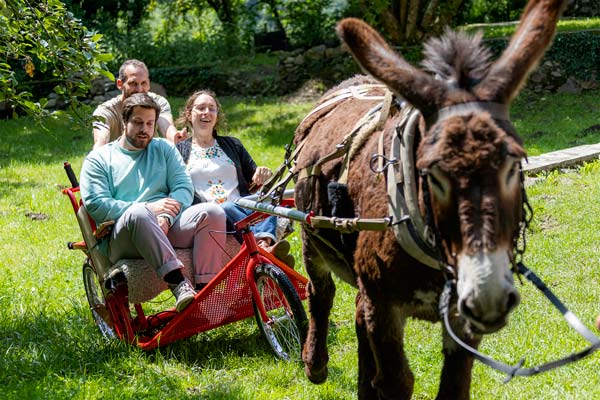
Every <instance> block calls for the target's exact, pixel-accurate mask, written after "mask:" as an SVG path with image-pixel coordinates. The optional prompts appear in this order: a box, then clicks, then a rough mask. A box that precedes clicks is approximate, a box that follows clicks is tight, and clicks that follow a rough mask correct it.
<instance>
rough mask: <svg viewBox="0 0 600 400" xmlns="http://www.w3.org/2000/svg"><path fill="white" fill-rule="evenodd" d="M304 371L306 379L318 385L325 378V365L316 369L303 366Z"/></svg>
mask: <svg viewBox="0 0 600 400" xmlns="http://www.w3.org/2000/svg"><path fill="white" fill-rule="evenodd" d="M304 373H305V374H306V377H307V378H308V380H309V381H311V382H312V383H314V384H316V385H319V384H321V383H323V382H325V381H326V380H327V366H325V367H323V368H321V369H320V370H318V371H317V370H314V369H310V368H309V367H307V366H305V367H304Z"/></svg>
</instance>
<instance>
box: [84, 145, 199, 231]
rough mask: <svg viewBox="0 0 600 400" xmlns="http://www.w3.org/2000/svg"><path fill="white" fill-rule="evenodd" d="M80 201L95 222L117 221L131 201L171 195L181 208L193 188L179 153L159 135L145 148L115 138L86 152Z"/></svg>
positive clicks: (186, 204)
mask: <svg viewBox="0 0 600 400" xmlns="http://www.w3.org/2000/svg"><path fill="white" fill-rule="evenodd" d="M79 188H80V191H81V198H82V199H83V203H84V204H85V207H86V209H87V211H88V213H89V214H90V216H91V217H92V218H93V219H94V221H96V223H98V224H99V223H102V222H104V221H110V220H114V221H116V220H117V219H118V218H119V217H120V216H121V215H123V213H124V212H125V210H127V208H128V207H129V206H131V205H132V204H134V203H141V202H153V201H156V200H160V199H163V198H165V197H170V198H172V199H175V200H177V201H178V202H179V203H181V205H182V207H181V209H182V210H183V209H184V208H186V207H188V206H189V205H190V204H192V199H193V196H194V187H193V186H192V181H191V179H190V177H189V175H188V174H187V172H186V171H185V164H184V163H183V160H182V159H181V156H180V155H179V152H178V151H177V150H176V149H175V147H173V145H171V144H170V143H169V142H167V141H166V140H165V139H162V138H154V139H152V140H151V141H150V143H149V144H148V147H146V148H145V149H144V150H137V151H132V150H126V149H124V148H122V147H121V146H120V145H119V141H118V140H115V141H113V142H110V143H108V144H107V145H104V146H102V147H100V148H99V149H97V150H93V151H92V152H90V154H88V156H87V158H86V159H85V160H84V162H83V166H82V168H81V177H80V184H79Z"/></svg>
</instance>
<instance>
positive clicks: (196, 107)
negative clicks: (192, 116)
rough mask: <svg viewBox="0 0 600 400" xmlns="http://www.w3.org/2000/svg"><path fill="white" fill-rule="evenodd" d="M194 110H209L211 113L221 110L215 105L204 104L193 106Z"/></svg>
mask: <svg viewBox="0 0 600 400" xmlns="http://www.w3.org/2000/svg"><path fill="white" fill-rule="evenodd" d="M192 110H194V111H196V112H202V111H208V112H209V113H212V114H216V113H217V112H219V109H218V108H216V107H213V106H204V105H197V106H194V107H192Z"/></svg>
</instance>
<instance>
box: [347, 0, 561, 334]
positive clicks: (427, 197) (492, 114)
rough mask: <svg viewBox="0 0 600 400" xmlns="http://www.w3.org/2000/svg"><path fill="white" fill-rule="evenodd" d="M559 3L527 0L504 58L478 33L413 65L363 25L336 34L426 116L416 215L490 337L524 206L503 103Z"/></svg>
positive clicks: (549, 29) (506, 303)
mask: <svg viewBox="0 0 600 400" xmlns="http://www.w3.org/2000/svg"><path fill="white" fill-rule="evenodd" d="M565 3H566V1H563V0H542V1H536V0H532V1H530V3H529V4H528V5H527V7H526V9H525V10H524V12H523V16H522V18H521V22H520V24H519V26H518V28H517V31H516V33H515V35H514V36H513V38H512V40H511V42H510V44H509V46H508V47H507V49H506V50H505V51H504V53H503V54H502V56H501V57H500V58H499V59H498V60H497V61H495V62H494V63H490V61H489V60H490V53H489V51H488V50H487V49H485V48H484V47H483V46H482V45H481V36H478V35H476V36H474V37H468V36H467V35H464V34H456V33H453V32H450V31H447V32H446V34H445V36H444V37H442V38H441V39H438V40H432V41H430V42H429V43H428V44H427V45H426V47H425V61H424V63H423V65H424V68H425V70H426V71H423V70H420V69H417V68H414V67H413V66H411V65H410V64H408V63H407V62H406V61H405V60H404V59H403V58H402V57H401V56H400V55H399V54H397V53H396V52H395V51H393V50H392V49H391V48H390V47H389V46H388V45H387V44H386V42H385V41H384V40H383V39H382V38H381V36H380V35H379V34H378V33H377V32H376V31H375V30H373V29H372V28H371V27H370V26H368V25H367V24H365V23H364V22H362V21H360V20H357V19H352V18H349V19H345V20H343V21H341V22H340V24H339V25H338V28H337V30H338V35H339V36H340V38H341V39H342V40H343V41H344V42H345V43H346V45H347V47H348V48H349V50H350V52H351V53H352V55H353V56H354V58H355V59H356V60H357V62H358V63H359V64H360V65H361V67H362V68H363V69H364V70H365V71H366V72H368V73H370V74H371V75H372V76H374V77H375V78H376V79H378V80H380V81H382V82H383V83H385V84H386V85H387V86H388V87H389V88H390V89H391V90H392V91H394V92H395V93H396V94H397V95H399V96H400V97H402V98H404V99H406V100H407V101H408V102H409V103H411V104H412V105H413V106H414V107H416V108H417V109H418V110H419V111H420V112H421V114H422V115H423V121H422V124H421V126H422V129H421V131H422V140H421V142H420V144H419V147H418V149H417V158H416V159H417V168H418V169H419V170H420V172H421V175H422V176H421V178H420V179H421V183H422V185H421V187H422V190H421V193H420V196H421V198H420V201H421V204H420V206H421V211H422V213H423V215H424V216H425V217H426V218H425V219H426V220H428V221H430V222H429V223H430V226H429V227H430V228H431V229H432V230H433V231H434V232H435V233H436V235H435V236H436V237H437V239H438V243H437V244H438V246H441V250H442V252H443V255H444V257H445V260H444V261H446V262H447V263H448V264H450V265H453V266H454V268H456V271H455V273H456V275H457V278H458V280H457V295H458V309H459V312H460V313H461V314H462V315H463V316H464V317H465V318H467V319H468V320H469V321H470V322H471V326H472V328H473V329H474V330H475V331H478V332H480V333H487V332H494V331H496V330H498V329H500V328H501V327H503V326H504V325H505V324H506V320H507V316H508V314H509V312H510V311H511V310H512V309H513V308H514V307H515V306H516V305H517V304H518V302H519V294H518V292H517V291H516V289H515V287H514V284H513V278H512V272H511V261H512V256H513V250H514V249H513V247H514V244H515V238H516V236H517V235H518V232H519V223H520V221H521V211H522V205H523V198H522V186H521V185H522V182H521V179H520V171H519V167H520V160H521V159H522V158H523V157H524V156H525V151H524V149H523V147H522V146H521V141H520V139H519V138H518V137H517V135H516V132H515V130H514V128H513V127H512V124H511V123H510V121H509V119H508V111H507V110H508V106H509V104H510V102H511V100H512V99H513V98H514V97H515V96H516V94H517V93H518V91H519V89H520V87H521V85H522V84H523V82H524V81H525V80H526V78H527V75H528V73H529V71H530V70H531V69H533V67H534V66H535V65H536V63H537V62H538V61H539V59H540V58H541V57H542V55H543V53H544V50H545V48H546V47H547V46H548V44H549V43H550V41H551V39H552V36H553V35H554V31H555V26H556V22H557V20H558V17H559V15H560V13H561V11H562V9H563V8H564V4H565Z"/></svg>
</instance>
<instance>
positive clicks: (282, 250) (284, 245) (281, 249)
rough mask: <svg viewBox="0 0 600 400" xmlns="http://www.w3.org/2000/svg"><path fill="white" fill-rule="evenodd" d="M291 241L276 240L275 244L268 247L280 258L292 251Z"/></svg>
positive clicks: (269, 250) (270, 251)
mask: <svg viewBox="0 0 600 400" xmlns="http://www.w3.org/2000/svg"><path fill="white" fill-rule="evenodd" d="M290 249H291V247H290V242H288V241H287V240H280V241H278V242H276V243H275V244H274V245H273V246H270V247H267V251H268V252H269V253H271V254H273V255H274V256H275V257H277V258H279V259H280V260H282V259H283V257H285V256H286V255H288V254H289V253H290Z"/></svg>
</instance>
